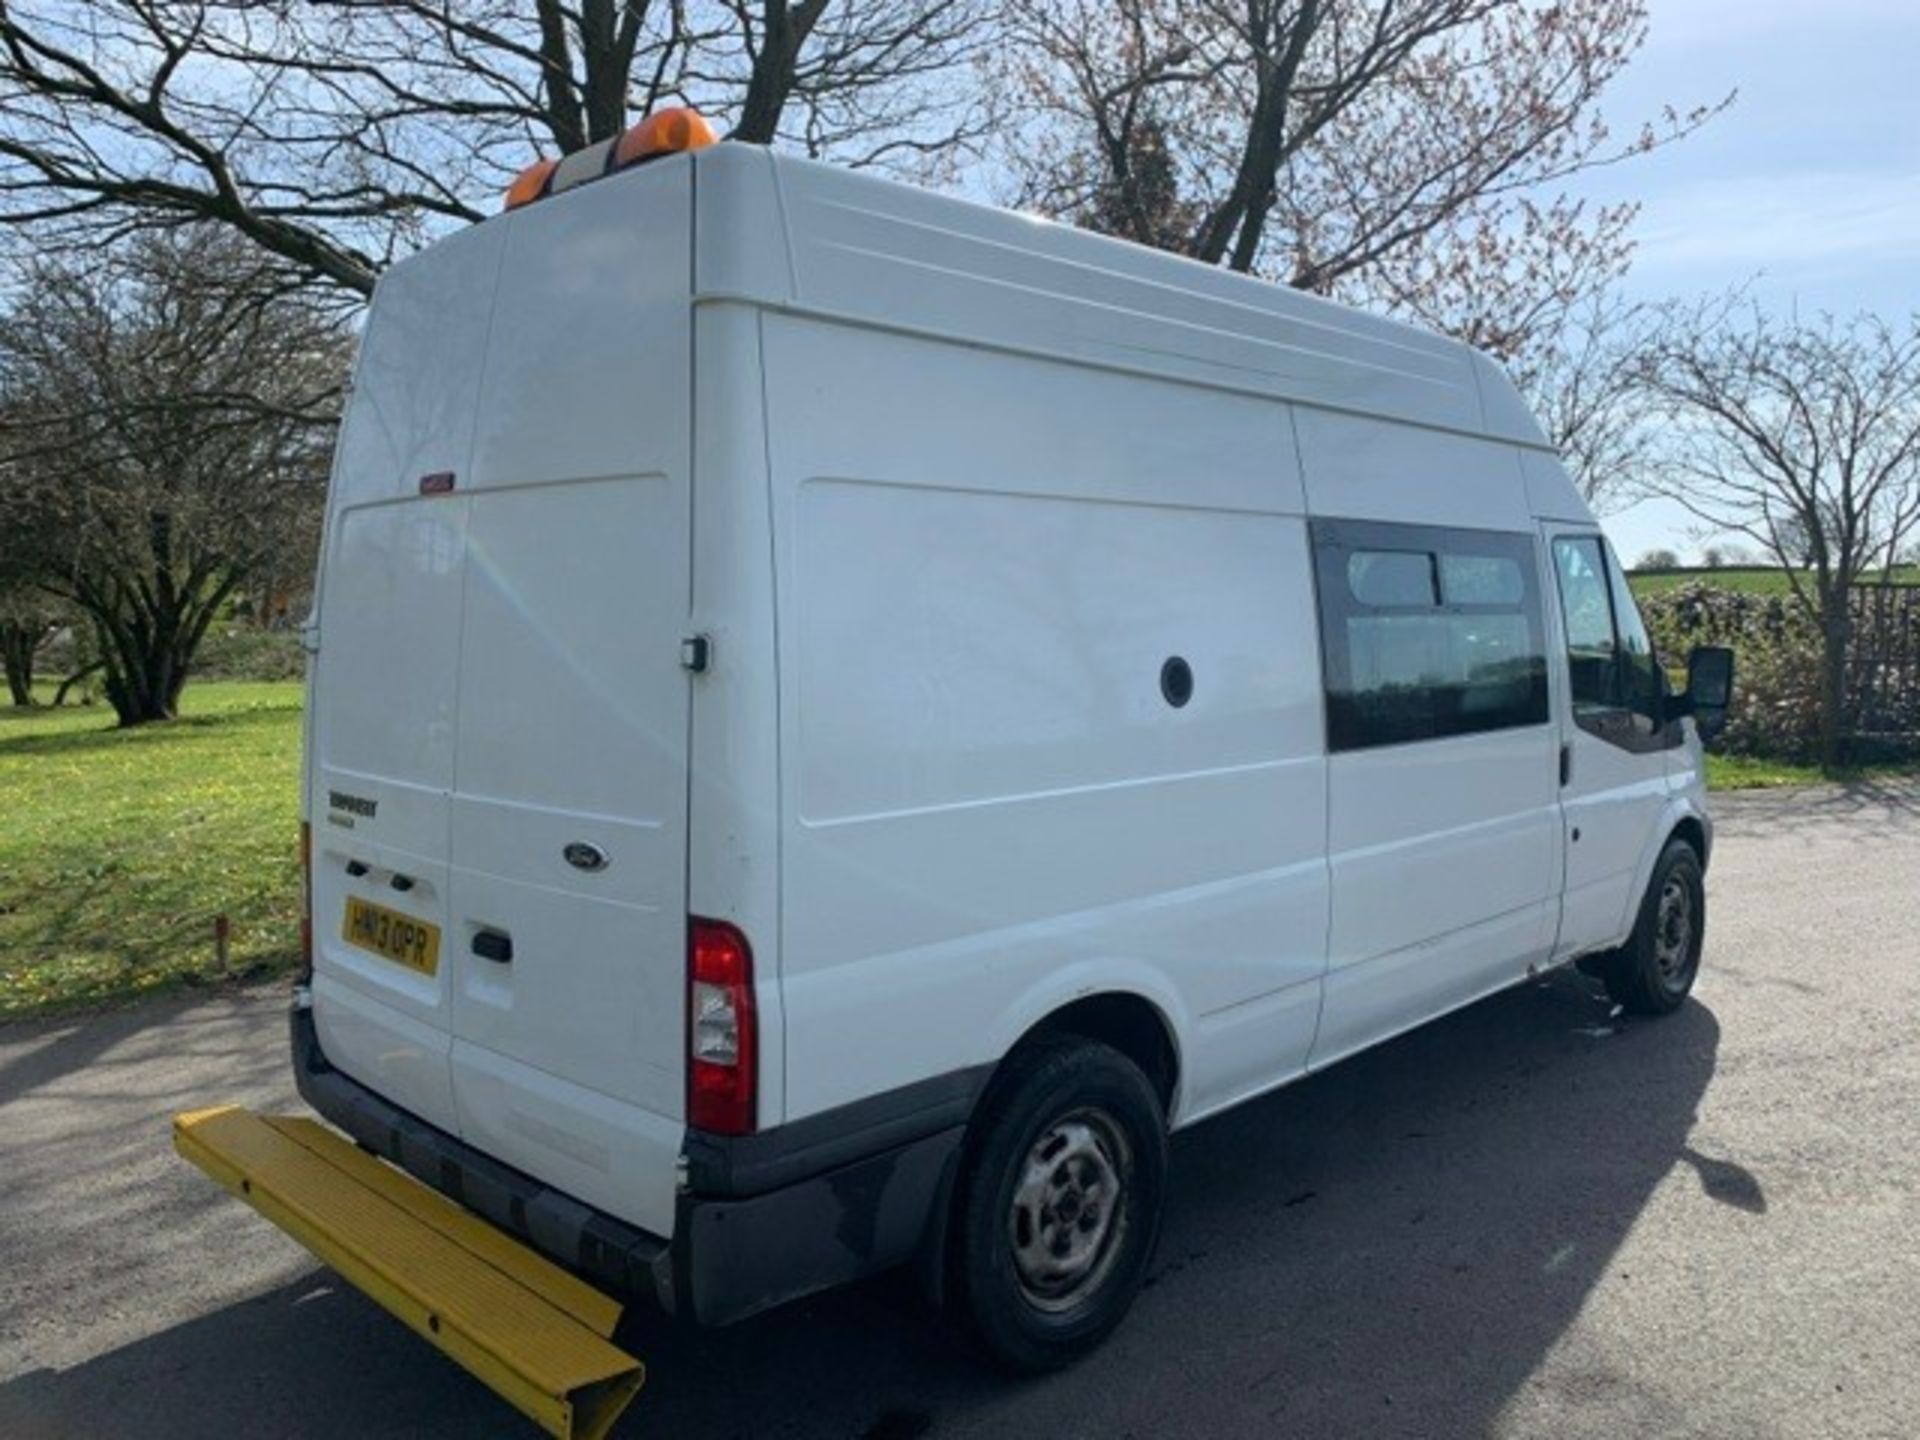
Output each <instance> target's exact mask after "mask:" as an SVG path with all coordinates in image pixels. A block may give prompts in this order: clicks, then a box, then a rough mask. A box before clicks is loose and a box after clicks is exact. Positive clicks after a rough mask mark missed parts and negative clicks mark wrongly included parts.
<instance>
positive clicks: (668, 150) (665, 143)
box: [610, 106, 720, 170]
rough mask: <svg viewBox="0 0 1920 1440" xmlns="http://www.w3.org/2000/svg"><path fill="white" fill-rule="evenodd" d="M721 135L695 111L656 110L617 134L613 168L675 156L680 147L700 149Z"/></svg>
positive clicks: (684, 108) (677, 109) (681, 107)
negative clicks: (622, 133)
mask: <svg viewBox="0 0 1920 1440" xmlns="http://www.w3.org/2000/svg"><path fill="white" fill-rule="evenodd" d="M719 138H720V137H719V136H717V135H715V134H714V133H713V126H711V125H709V124H708V123H707V121H706V117H705V116H704V115H702V114H701V113H700V112H699V111H698V110H692V109H688V108H687V107H686V106H675V107H674V108H673V109H671V110H656V111H655V112H654V113H653V114H651V115H649V116H647V118H646V119H644V120H642V121H641V122H640V123H639V124H638V125H635V126H634V127H633V128H632V129H630V130H628V131H627V133H626V134H624V135H622V136H621V137H620V141H619V143H618V144H616V145H615V146H614V147H613V165H612V166H611V167H610V168H612V169H615V170H617V169H619V168H620V167H621V166H622V165H634V164H637V163H638V162H640V161H642V160H651V159H652V158H653V157H654V156H656V155H677V154H679V153H680V152H681V151H683V150H700V149H703V148H705V147H706V146H708V145H711V144H713V142H714V141H716V140H718V139H719Z"/></svg>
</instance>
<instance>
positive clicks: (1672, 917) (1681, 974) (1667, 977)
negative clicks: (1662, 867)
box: [1653, 875, 1694, 990]
mask: <svg viewBox="0 0 1920 1440" xmlns="http://www.w3.org/2000/svg"><path fill="white" fill-rule="evenodd" d="M1693 912H1694V905H1693V888H1692V887H1691V886H1690V885H1688V884H1687V882H1686V880H1685V879H1684V878H1682V877H1681V876H1679V875H1669V876H1668V877H1667V883H1666V884H1665V885H1663V886H1661V887H1660V906H1659V909H1657V910H1656V911H1655V912H1654V923H1653V961H1654V964H1655V965H1656V966H1658V967H1659V970H1660V981H1661V983H1662V984H1664V985H1665V986H1666V987H1667V989H1669V990H1679V989H1681V988H1683V987H1684V986H1685V985H1686V983H1687V977H1688V974H1689V972H1690V971H1691V970H1692V968H1693V937H1694V915H1693Z"/></svg>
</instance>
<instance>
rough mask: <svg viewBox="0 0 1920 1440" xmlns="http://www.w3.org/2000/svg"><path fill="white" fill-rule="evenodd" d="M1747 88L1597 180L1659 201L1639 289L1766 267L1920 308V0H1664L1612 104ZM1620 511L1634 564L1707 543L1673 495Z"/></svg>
mask: <svg viewBox="0 0 1920 1440" xmlns="http://www.w3.org/2000/svg"><path fill="white" fill-rule="evenodd" d="M1736 88H1737V89H1738V91H1739V98H1738V100H1737V101H1736V102H1735V103H1734V105H1733V107H1732V108H1731V109H1730V110H1728V111H1727V112H1726V113H1725V114H1723V115H1721V116H1720V117H1719V118H1717V119H1716V120H1714V121H1713V122H1712V123H1711V124H1709V125H1708V126H1707V127H1706V128H1705V129H1704V130H1702V131H1700V132H1699V133H1698V134H1696V135H1694V136H1692V137H1691V138H1690V139H1688V140H1686V141H1684V142H1682V143H1680V144H1678V145H1675V146H1673V147H1672V148H1670V149H1668V150H1665V151H1661V152H1659V153H1656V154H1654V155H1651V156H1647V157H1643V158H1641V159H1639V160H1636V161H1634V162H1633V163H1631V164H1628V165H1622V166H1619V167H1617V168H1615V169H1612V170H1609V171H1605V172H1602V173H1600V174H1597V175H1595V176H1591V177H1586V178H1585V179H1584V180H1583V182H1582V184H1581V186H1580V189H1581V191H1582V193H1587V194H1592V195H1595V196H1604V197H1606V198H1609V199H1618V198H1627V199H1637V200H1639V201H1640V202H1641V204H1642V209H1641V213H1640V221H1639V225H1638V227H1637V238H1638V241H1639V250H1638V253H1637V256H1636V259H1635V262H1634V268H1633V271H1632V274H1631V275H1630V277H1629V279H1628V288H1629V289H1630V290H1631V291H1632V292H1633V293H1634V294H1636V295H1639V296H1642V297H1645V298H1648V299H1664V298H1666V297H1668V296H1674V295H1679V296H1688V297H1691V296H1698V295H1702V294H1708V293H1712V292H1715V291H1719V290H1724V289H1726V288H1727V287H1728V286H1730V285H1734V284H1739V283H1741V282H1744V281H1751V282H1752V283H1753V288H1754V291H1755V293H1756V294H1757V296H1758V297H1759V298H1760V299H1761V300H1762V302H1763V303H1765V304H1766V305H1768V306H1769V307H1773V308H1778V309H1781V310H1785V309H1787V308H1790V307H1792V306H1795V305H1798V307H1799V308H1800V310H1801V311H1802V312H1803V313H1804V312H1812V311H1819V310H1832V311H1834V312H1836V313H1839V314H1843V315H1844V314H1850V313H1852V312H1853V311H1856V310H1872V311H1876V312H1878V313H1880V314H1883V315H1886V316H1888V317H1890V318H1898V317H1902V316H1905V315H1907V314H1909V313H1912V312H1914V311H1917V310H1920V0H1652V30H1651V34H1650V35H1649V37H1648V41H1647V45H1646V48H1645V49H1643V50H1642V51H1641V52H1640V54H1639V55H1638V56H1637V57H1636V58H1635V59H1634V61H1633V63H1632V64H1631V65H1630V66H1629V67H1628V69H1627V70H1626V72H1625V73H1624V74H1622V75H1621V77H1620V79H1619V80H1618V82H1616V85H1615V87H1614V88H1613V89H1612V90H1611V91H1609V93H1608V96H1607V100H1606V104H1605V107H1604V109H1605V113H1606V114H1607V116H1608V117H1609V119H1610V120H1611V121H1612V122H1613V123H1614V125H1615V128H1616V131H1618V132H1619V133H1623V134H1624V133H1628V132H1629V131H1630V130H1631V129H1632V128H1633V126H1634V125H1636V124H1637V123H1638V121H1639V120H1640V119H1642V118H1644V117H1649V116H1653V115H1656V114H1658V112H1659V110H1660V107H1661V106H1662V105H1665V104H1669V103H1671V104H1673V105H1675V106H1677V107H1679V108H1682V109H1684V108H1686V107H1687V106H1689V105H1693V104H1697V103H1703V102H1710V101H1713V100H1717V99H1718V98H1720V97H1721V96H1722V95H1724V94H1726V93H1727V91H1729V90H1733V89H1736ZM1606 525H1607V529H1608V531H1609V532H1610V533H1611V535H1612V536H1613V541H1614V544H1615V546H1616V547H1617V548H1618V549H1619V551H1620V552H1621V556H1622V558H1624V559H1625V560H1626V561H1627V562H1628V563H1629V564H1631V563H1632V562H1633V560H1634V559H1635V558H1637V557H1638V556H1639V555H1640V554H1641V553H1643V552H1644V551H1646V550H1647V549H1649V548H1652V547H1653V546H1656V545H1659V546H1668V547H1671V548H1674V549H1678V550H1680V551H1681V552H1682V553H1683V554H1686V553H1688V552H1691V551H1693V550H1695V549H1696V548H1697V541H1696V540H1694V539H1692V538H1690V536H1689V532H1690V531H1691V530H1693V529H1694V528H1695V527H1694V524H1693V522H1692V521H1691V520H1690V519H1689V517H1688V516H1687V515H1686V514H1685V513H1684V512H1683V511H1681V510H1680V509H1679V507H1677V506H1675V505H1672V504H1670V503H1660V502H1647V503H1643V504H1640V505H1636V506H1633V507H1631V508H1629V509H1627V510H1624V511H1621V512H1619V513H1616V514H1613V515H1610V516H1608V517H1607V520H1606Z"/></svg>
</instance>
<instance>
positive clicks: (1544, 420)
mask: <svg viewBox="0 0 1920 1440" xmlns="http://www.w3.org/2000/svg"><path fill="white" fill-rule="evenodd" d="M1570 294H1571V303H1569V304H1567V305H1565V306H1559V305H1553V306H1547V307H1545V308H1543V309H1541V310H1538V311H1536V312H1535V313H1534V314H1533V316H1532V318H1531V323H1530V325H1529V327H1528V328H1527V329H1526V330H1525V331H1524V332H1522V333H1521V335H1520V341H1519V345H1518V347H1517V348H1516V349H1513V350H1506V351H1501V350H1498V349H1496V350H1495V351H1494V353H1496V354H1498V355H1499V356H1500V358H1501V359H1503V360H1504V361H1505V362H1506V364H1507V369H1508V371H1509V373H1511V374H1512V376H1513V378H1514V381H1515V382H1516V383H1517V384H1518V385H1519V386H1520V389H1521V391H1522V392H1523V393H1524V394H1525V395H1526V396H1527V399H1528V402H1529V403H1530V404H1531V405H1532V407H1533V413H1534V415H1535V416H1536V417H1537V418H1538V419H1539V421H1540V425H1541V428H1542V429H1544V430H1545V431H1546V434H1547V439H1548V440H1550V441H1551V442H1552V443H1553V446H1554V448H1555V449H1556V450H1558V451H1559V452H1560V458H1561V459H1562V460H1563V461H1564V462H1565V464H1566V467H1567V471H1568V473H1569V474H1570V475H1571V476H1572V477H1573V481H1574V484H1575V485H1577V486H1578V487H1579V489H1580V493H1581V494H1582V495H1583V496H1585V497H1586V500H1587V503H1588V504H1589V505H1591V506H1593V508H1594V509H1595V510H1596V511H1599V512H1601V513H1602V514H1604V513H1606V512H1607V511H1608V510H1609V509H1610V508H1612V507H1614V506H1616V505H1618V504H1619V503H1621V502H1623V501H1630V500H1631V499H1633V498H1634V496H1635V494H1636V493H1637V491H1638V489H1639V486H1640V483H1641V481H1642V480H1643V479H1644V477H1645V474H1646V471H1647V468H1648V466H1649V465H1650V464H1651V456H1652V454H1653V451H1654V448H1655V446H1656V445H1657V444H1658V443H1659V427H1658V426H1657V425H1656V424H1655V417H1654V410H1655V407H1654V404H1653V400H1652V396H1651V395H1650V394H1649V392H1648V390H1647V388H1646V386H1645V384H1644V383H1643V379H1644V372H1645V368H1646V358H1647V354H1648V347H1649V346H1651V345H1652V344H1653V343H1654V336H1655V335H1656V334H1657V333H1658V330H1659V312H1658V310H1657V309H1655V308H1653V307H1650V306H1647V305H1644V304H1641V303H1639V302H1635V301H1629V300H1625V299H1623V298H1621V297H1620V296H1619V295H1618V294H1615V293H1612V292H1609V291H1604V290H1594V291H1591V292H1588V293H1585V294H1581V293H1579V292H1577V291H1575V292H1570ZM1466 338H1468V339H1470V340H1471V339H1474V338H1476V337H1474V336H1471V335H1469V336H1468V337H1466Z"/></svg>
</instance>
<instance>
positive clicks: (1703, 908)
mask: <svg viewBox="0 0 1920 1440" xmlns="http://www.w3.org/2000/svg"><path fill="white" fill-rule="evenodd" d="M1706 925H1707V890H1706V883H1705V880H1704V879H1703V877H1702V875H1701V870H1700V857H1699V856H1698V855H1697V854H1695V853H1694V849H1693V847H1692V846H1691V845H1689V844H1688V843H1687V842H1686V841H1684V840H1673V841H1670V842H1668V845H1667V848H1666V849H1665V850H1663V851H1662V852H1661V854H1660V860H1659V863H1658V864H1656V865H1655V866H1654V867H1653V878H1652V880H1651V881H1649V882H1648V885H1647V893H1646V898H1645V899H1643V900H1642V901H1641V902H1640V917H1639V919H1638V920H1637V921H1636V922H1635V924H1634V927H1633V934H1632V936H1631V937H1630V938H1629V939H1628V940H1627V943H1626V944H1625V945H1623V946H1621V947H1620V949H1619V950H1617V951H1615V952H1614V953H1613V954H1612V955H1610V956H1608V957H1607V960H1606V963H1605V965H1604V967H1603V969H1602V972H1601V974H1602V978H1603V979H1604V980H1605V981H1606V983H1607V993H1608V994H1609V995H1611V996H1612V997H1613V998H1614V1000H1615V1001H1616V1002H1617V1003H1619V1004H1621V1005H1624V1006H1625V1007H1626V1008H1627V1009H1628V1010H1630V1011H1632V1012H1633V1013H1634V1014H1636V1015H1665V1014H1668V1013H1669V1012H1671V1011H1674V1010H1678V1009H1679V1008H1680V1005H1681V1002H1683V1001H1684V1000H1685V999H1686V998H1687V994H1688V992H1689V991H1691V990H1692V989H1693V982H1694V980H1695V979H1696V978H1697V977H1698V975H1699V974H1700V948H1701V946H1702V944H1703V943H1704V942H1705V940H1706Z"/></svg>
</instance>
